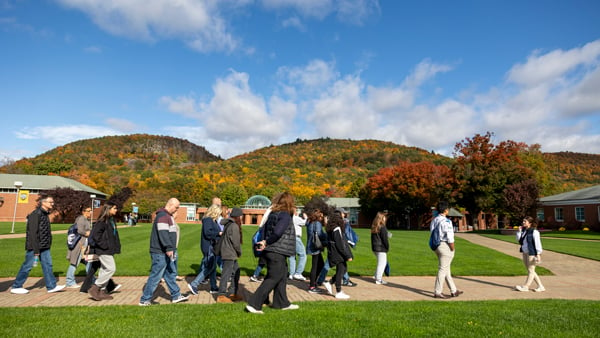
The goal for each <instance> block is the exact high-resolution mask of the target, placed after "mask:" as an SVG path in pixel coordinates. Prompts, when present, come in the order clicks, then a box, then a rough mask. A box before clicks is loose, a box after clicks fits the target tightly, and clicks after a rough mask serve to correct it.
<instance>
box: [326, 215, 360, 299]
mask: <svg viewBox="0 0 600 338" xmlns="http://www.w3.org/2000/svg"><path fill="white" fill-rule="evenodd" d="M325 224H326V225H325V229H326V230H327V241H328V246H327V259H328V260H329V263H330V264H331V265H332V266H335V275H334V276H333V278H332V279H331V281H330V282H323V286H325V288H326V289H327V292H328V293H329V294H330V295H333V288H332V286H331V283H335V289H336V294H335V298H337V299H348V298H350V296H349V295H347V294H346V293H345V292H344V291H342V279H343V276H344V274H345V273H346V272H347V270H348V265H347V262H351V261H352V259H353V256H352V251H351V250H350V246H349V244H348V240H347V239H346V235H345V233H344V219H343V218H342V215H341V213H339V212H334V213H333V214H332V215H330V216H329V217H328V218H327V221H326V222H325Z"/></svg>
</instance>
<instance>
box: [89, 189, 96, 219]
mask: <svg viewBox="0 0 600 338" xmlns="http://www.w3.org/2000/svg"><path fill="white" fill-rule="evenodd" d="M90 198H91V199H92V214H91V215H90V225H92V226H93V225H94V199H95V198H96V195H94V194H91V195H90Z"/></svg>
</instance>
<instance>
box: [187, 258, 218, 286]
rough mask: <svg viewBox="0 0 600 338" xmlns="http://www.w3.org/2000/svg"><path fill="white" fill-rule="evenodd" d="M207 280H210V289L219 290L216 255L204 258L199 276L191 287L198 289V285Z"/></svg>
mask: <svg viewBox="0 0 600 338" xmlns="http://www.w3.org/2000/svg"><path fill="white" fill-rule="evenodd" d="M206 278H209V280H210V289H211V290H212V291H216V290H218V287H217V259H216V256H214V255H208V256H204V257H203V258H202V262H201V263H200V269H199V271H198V276H196V278H195V279H194V280H193V281H192V282H191V283H190V285H191V286H193V287H195V288H197V287H198V285H200V283H201V282H202V281H204V280H205V279H206Z"/></svg>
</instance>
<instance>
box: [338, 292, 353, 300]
mask: <svg viewBox="0 0 600 338" xmlns="http://www.w3.org/2000/svg"><path fill="white" fill-rule="evenodd" d="M335 298H337V299H349V298H350V296H348V295H347V294H346V293H345V292H344V291H340V292H338V293H336V294H335Z"/></svg>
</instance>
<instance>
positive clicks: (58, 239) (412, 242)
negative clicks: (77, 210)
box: [0, 224, 550, 277]
mask: <svg viewBox="0 0 600 338" xmlns="http://www.w3.org/2000/svg"><path fill="white" fill-rule="evenodd" d="M60 226H61V225H58V226H57V227H60ZM64 226H65V227H68V225H64ZM54 228H55V227H54V226H53V229H54ZM150 229H151V226H150V225H149V224H144V225H143V226H136V227H122V228H120V229H119V234H120V237H121V245H122V253H121V254H119V255H116V256H115V259H116V263H117V273H116V275H120V276H145V275H147V274H148V272H149V268H150V255H149V253H148V247H149V236H150ZM242 229H243V232H244V244H243V250H244V252H243V255H242V257H241V259H240V260H239V263H240V267H241V272H242V275H243V276H244V275H248V276H249V275H251V273H252V272H253V271H254V269H255V267H256V264H257V259H256V258H255V257H254V256H253V255H252V252H251V237H252V234H253V233H254V231H255V230H256V227H255V226H244V227H243V228H242ZM356 230H357V233H358V235H359V236H360V241H359V243H358V245H357V247H356V249H355V250H353V253H354V256H355V259H354V260H353V261H352V262H351V263H350V264H348V268H349V273H350V274H351V275H355V276H372V275H373V273H374V270H375V266H376V259H375V256H374V255H373V253H372V252H371V241H370V233H369V230H368V229H356ZM391 233H392V234H393V237H392V238H390V252H389V253H388V260H389V262H390V266H391V275H394V276H433V275H434V274H435V273H436V271H437V257H436V256H435V254H434V253H433V252H432V251H431V250H430V249H429V246H428V244H427V241H428V236H429V233H428V232H426V231H391ZM305 241H306V240H305ZM65 242H66V235H65V234H58V235H54V236H53V245H52V249H51V250H52V259H53V263H54V272H55V274H58V275H59V276H64V274H65V272H66V268H67V266H68V262H67V260H66V259H65V256H66V252H67V248H66V244H65ZM24 243H25V239H24V238H16V239H0V252H1V253H2V254H1V255H0V277H11V276H15V275H16V274H17V272H18V269H19V267H20V264H21V263H22V261H23V258H24V249H25V248H24ZM456 246H457V253H456V258H455V260H454V262H453V264H452V271H453V274H455V275H458V276H517V275H523V274H524V271H523V266H522V264H523V263H522V262H521V260H519V259H517V258H514V257H511V256H508V255H505V254H502V253H499V252H497V251H495V250H491V249H488V248H485V247H481V246H478V245H475V244H472V243H470V242H468V241H465V240H462V239H460V238H457V240H456ZM482 257H485V259H481V258H482ZM201 259H202V254H201V252H200V225H197V224H182V225H181V239H180V244H179V275H195V274H196V272H197V270H198V267H199V265H200V260H201ZM490 262H493V264H490ZM305 271H310V259H309V260H308V262H307V266H306V267H305ZM332 273H333V271H332ZM538 273H539V274H540V275H548V274H550V272H549V271H548V270H545V269H543V268H538ZM41 275H42V272H41V269H40V268H36V269H33V270H32V271H31V276H41ZM77 275H79V276H83V275H84V267H83V265H80V267H79V268H78V271H77Z"/></svg>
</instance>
